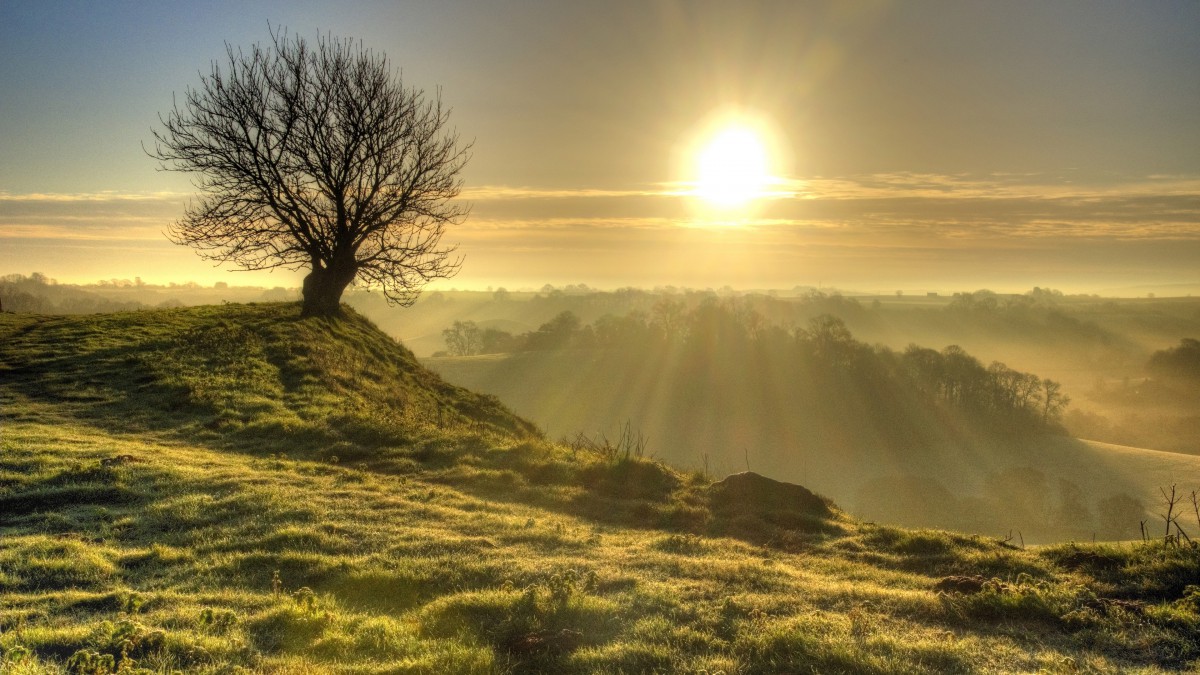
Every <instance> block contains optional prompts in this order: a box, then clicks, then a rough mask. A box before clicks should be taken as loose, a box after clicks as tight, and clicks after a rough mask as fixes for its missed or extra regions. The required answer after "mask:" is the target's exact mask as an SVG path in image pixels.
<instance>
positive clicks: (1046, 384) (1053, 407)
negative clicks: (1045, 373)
mask: <svg viewBox="0 0 1200 675" xmlns="http://www.w3.org/2000/svg"><path fill="white" fill-rule="evenodd" d="M1070 402H1071V397H1070V396H1067V395H1066V394H1064V393H1062V385H1061V384H1059V383H1058V382H1055V381H1054V380H1051V379H1044V380H1042V422H1044V423H1046V424H1050V423H1051V422H1057V421H1058V419H1059V418H1060V417H1062V411H1063V409H1065V408H1066V407H1067V404H1068V403H1070Z"/></svg>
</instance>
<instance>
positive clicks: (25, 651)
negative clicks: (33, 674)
mask: <svg viewBox="0 0 1200 675" xmlns="http://www.w3.org/2000/svg"><path fill="white" fill-rule="evenodd" d="M32 658H33V652H32V651H30V650H29V648H28V647H24V646H22V645H16V646H13V647H10V648H9V649H7V650H5V652H4V657H3V660H4V661H5V662H6V663H8V664H10V665H17V664H21V663H25V662H27V661H30V660H31V659H32ZM0 665H2V664H0Z"/></svg>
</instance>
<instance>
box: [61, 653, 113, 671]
mask: <svg viewBox="0 0 1200 675" xmlns="http://www.w3.org/2000/svg"><path fill="white" fill-rule="evenodd" d="M116 667H117V663H116V659H115V658H113V655H112V654H101V653H100V652H98V651H96V650H94V649H80V650H79V651H77V652H75V653H74V654H72V655H71V658H69V659H67V672H68V673H70V674H71V675H108V674H109V673H113V672H116Z"/></svg>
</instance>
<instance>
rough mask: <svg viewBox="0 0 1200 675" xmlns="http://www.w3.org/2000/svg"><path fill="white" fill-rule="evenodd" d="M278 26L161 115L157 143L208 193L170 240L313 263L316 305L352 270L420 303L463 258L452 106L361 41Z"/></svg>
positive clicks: (251, 260) (166, 162) (310, 291)
mask: <svg viewBox="0 0 1200 675" xmlns="http://www.w3.org/2000/svg"><path fill="white" fill-rule="evenodd" d="M271 37H272V41H271V43H270V44H267V45H265V46H262V45H257V44H256V45H254V46H253V47H251V48H250V49H249V50H248V51H243V50H241V49H235V48H233V47H232V46H227V48H226V52H227V61H226V63H225V66H224V67H223V68H222V66H221V65H219V64H216V63H214V64H213V66H212V71H211V73H210V74H208V75H207V76H201V82H200V86H199V87H198V88H196V89H188V90H187V91H186V92H185V94H184V96H183V101H182V103H177V104H176V105H175V106H174V107H173V108H172V110H171V111H170V112H169V113H168V114H167V115H166V116H165V117H162V116H160V117H159V119H160V122H161V123H162V128H161V129H156V130H155V131H154V149H153V151H152V152H150V153H149V154H150V155H151V156H152V157H154V158H155V159H157V160H159V162H160V163H161V165H162V167H163V168H164V169H166V170H170V171H185V172H190V173H194V174H196V175H197V178H196V179H195V185H196V187H197V188H198V189H199V191H200V193H201V196H200V197H198V198H197V199H196V200H194V201H192V202H191V203H190V204H189V205H188V207H187V210H186V212H185V214H184V217H183V219H181V220H180V221H179V222H177V223H175V224H174V225H173V226H171V228H170V232H169V236H170V238H171V240H172V241H174V242H176V243H179V244H186V245H189V246H192V247H194V248H196V249H198V250H199V251H200V255H201V256H203V257H205V258H208V259H211V260H216V261H219V262H226V261H228V262H232V263H234V264H236V265H239V266H241V267H242V268H244V269H248V270H259V269H270V268H276V267H283V268H288V269H300V268H304V267H308V268H309V269H310V272H309V274H308V276H306V277H305V279H304V286H303V294H304V314H306V315H313V314H317V315H329V314H334V313H336V312H337V311H338V309H339V303H340V300H341V296H342V292H343V291H344V290H345V288H346V286H348V285H349V284H350V283H351V282H353V281H355V280H356V279H357V280H359V281H360V282H362V283H364V285H366V286H368V287H377V288H381V289H382V290H383V293H384V295H385V297H387V299H388V301H389V302H396V303H399V304H401V305H410V304H412V303H413V302H415V301H416V298H417V296H418V295H419V294H420V291H421V288H422V287H423V286H424V285H425V284H426V283H427V282H429V281H430V280H433V279H438V278H447V277H450V276H453V275H454V274H455V272H457V270H458V266H459V262H458V260H455V259H451V257H450V256H451V254H452V253H453V251H454V247H453V246H443V245H442V244H441V239H442V235H443V234H444V232H445V228H446V227H447V226H448V225H454V224H458V223H460V222H461V221H462V219H463V218H464V217H465V216H466V213H467V209H466V207H464V206H462V205H460V204H458V203H456V202H454V201H452V200H453V198H454V197H457V196H458V194H459V190H460V189H461V185H462V181H461V179H460V177H459V175H460V172H461V170H462V168H463V166H464V165H465V164H466V162H467V159H468V147H467V146H464V145H461V144H460V143H459V140H458V135H457V134H456V133H455V132H454V131H453V130H452V129H449V128H448V127H447V124H448V122H449V115H450V111H449V109H448V108H445V107H443V105H442V102H441V97H440V96H434V97H432V99H430V98H427V97H426V95H425V94H424V92H422V91H421V90H419V89H413V88H405V87H404V85H403V83H402V82H401V80H400V78H399V76H398V74H397V73H396V72H395V71H394V70H393V68H392V67H391V65H390V64H389V62H388V60H387V58H386V57H385V56H384V55H383V54H381V53H377V52H373V51H371V50H369V49H367V48H366V47H364V46H363V45H362V43H361V42H359V41H356V40H340V39H335V38H333V37H321V38H319V39H318V40H317V42H316V44H315V45H309V44H308V43H307V42H305V41H304V40H303V39H301V38H299V37H297V38H294V39H289V38H288V37H287V36H286V34H276V33H272V36H271Z"/></svg>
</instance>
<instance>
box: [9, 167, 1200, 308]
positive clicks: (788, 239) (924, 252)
mask: <svg viewBox="0 0 1200 675" xmlns="http://www.w3.org/2000/svg"><path fill="white" fill-rule="evenodd" d="M686 187H687V186H686V185H683V184H681V183H662V184H657V185H650V186H646V188H645V189H621V190H617V189H590V188H589V189H578V190H566V189H555V190H543V189H537V188H530V187H506V186H480V187H472V188H470V189H467V190H464V193H463V196H464V197H466V198H468V199H469V201H470V202H471V203H472V213H471V216H470V217H469V218H468V219H467V221H466V222H465V223H464V224H463V225H462V226H461V227H456V228H453V229H451V230H450V231H448V232H447V235H446V239H447V241H448V242H456V243H458V244H459V245H460V249H459V251H460V252H461V253H463V254H464V255H465V256H466V259H467V264H466V267H465V268H464V272H463V276H464V281H466V280H469V279H479V280H480V281H481V282H486V283H493V282H496V283H510V281H509V280H511V279H513V278H514V277H516V276H518V273H519V276H521V277H522V278H524V279H527V280H528V281H530V282H535V281H538V280H541V281H540V283H544V282H545V281H553V282H558V281H564V282H565V281H571V282H574V281H585V282H588V283H593V282H597V283H608V284H618V285H620V284H629V283H643V284H654V283H660V282H661V283H676V284H686V285H699V286H706V285H723V284H725V283H734V284H738V283H743V284H753V283H763V284H769V285H774V286H775V287H790V286H791V285H795V284H797V283H815V282H818V281H823V282H829V283H835V282H837V283H843V284H847V285H850V284H855V283H870V280H872V279H874V280H878V281H879V283H882V284H892V283H896V284H899V283H902V281H903V280H904V279H914V278H917V277H921V278H928V279H934V278H939V277H940V278H951V277H953V278H958V279H975V278H976V277H978V278H979V280H978V283H981V284H990V283H1001V282H1002V281H1003V279H1004V278H1012V279H1015V278H1017V277H1020V278H1023V279H1033V281H1032V282H1031V283H1035V282H1036V283H1040V284H1042V285H1047V284H1051V283H1053V279H1055V278H1063V279H1067V278H1083V277H1084V276H1086V277H1087V278H1088V279H1100V278H1105V279H1107V278H1109V277H1111V278H1113V279H1118V278H1125V279H1134V278H1136V277H1138V276H1139V275H1141V276H1146V277H1147V278H1148V277H1149V276H1153V275H1159V277H1162V278H1168V277H1169V278H1176V279H1192V278H1194V277H1195V272H1194V267H1195V260H1197V259H1198V258H1197V256H1200V177H1196V176H1178V175H1159V176H1144V177H1100V178H1096V177H1092V178H1091V179H1089V180H1084V179H1083V178H1082V177H1080V176H1079V175H1077V174H1074V173H1071V172H1067V173H1063V174H1059V175H1045V174H991V175H984V176H973V175H938V174H918V173H890V174H874V175H867V176H845V177H807V178H804V179H793V180H789V181H786V182H784V183H781V184H780V185H778V186H777V187H778V188H779V191H780V192H781V193H786V194H787V196H786V197H784V196H776V197H774V198H771V199H765V200H762V201H761V202H759V203H758V204H756V205H755V207H754V208H753V209H752V210H751V211H749V212H746V213H740V214H739V213H724V214H722V213H716V212H713V211H712V210H710V209H709V208H708V207H707V206H705V205H704V204H703V203H702V202H700V201H699V200H697V199H695V198H693V197H690V196H687V195H686V194H684V193H686V191H687V189H686ZM187 197H188V195H184V194H176V193H144V194H142V193H132V194H121V193H94V194H69V195H54V194H29V195H14V194H9V193H0V239H2V240H3V241H4V244H3V245H0V248H8V249H9V251H10V254H9V258H10V262H7V263H6V264H14V263H13V262H12V261H15V262H22V260H23V259H22V258H20V257H18V256H17V254H16V253H15V252H14V251H16V250H17V249H18V248H19V247H21V246H24V247H25V248H24V249H21V250H32V249H30V248H29V247H30V246H35V245H36V246H39V247H42V249H44V250H52V248H53V247H54V246H60V247H67V246H70V247H72V248H78V247H87V246H93V247H96V248H97V250H98V249H99V247H112V246H118V247H120V246H125V247H128V248H129V249H130V250H131V251H132V250H141V248H142V247H146V246H154V247H156V249H155V250H157V251H161V253H156V254H155V255H158V256H162V255H168V254H167V253H166V251H173V253H171V254H170V255H175V256H179V257H180V258H183V257H187V258H188V259H189V260H191V259H192V258H195V256H194V255H192V254H191V252H189V251H187V250H186V249H183V248H181V247H173V246H171V245H170V244H168V243H167V242H166V239H165V237H164V236H163V231H164V230H165V229H166V228H167V226H168V225H169V224H170V223H171V222H173V221H174V220H175V219H177V218H178V217H179V216H180V214H182V212H183V205H184V202H185V201H186V199H187ZM45 271H47V272H48V273H51V275H52V276H53V275H54V274H59V275H62V274H63V273H62V272H57V271H55V270H51V269H46V270H45ZM98 274H99V276H112V275H113V274H116V273H115V272H114V273H98ZM1081 275H1082V276H1081ZM706 279H707V280H708V281H706ZM996 279H999V280H1000V281H995V280H996ZM963 283H968V285H971V284H974V283H976V282H963ZM1013 283H1017V282H1015V281H1014V282H1013ZM1064 285H1065V282H1064ZM898 287H901V286H898Z"/></svg>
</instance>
